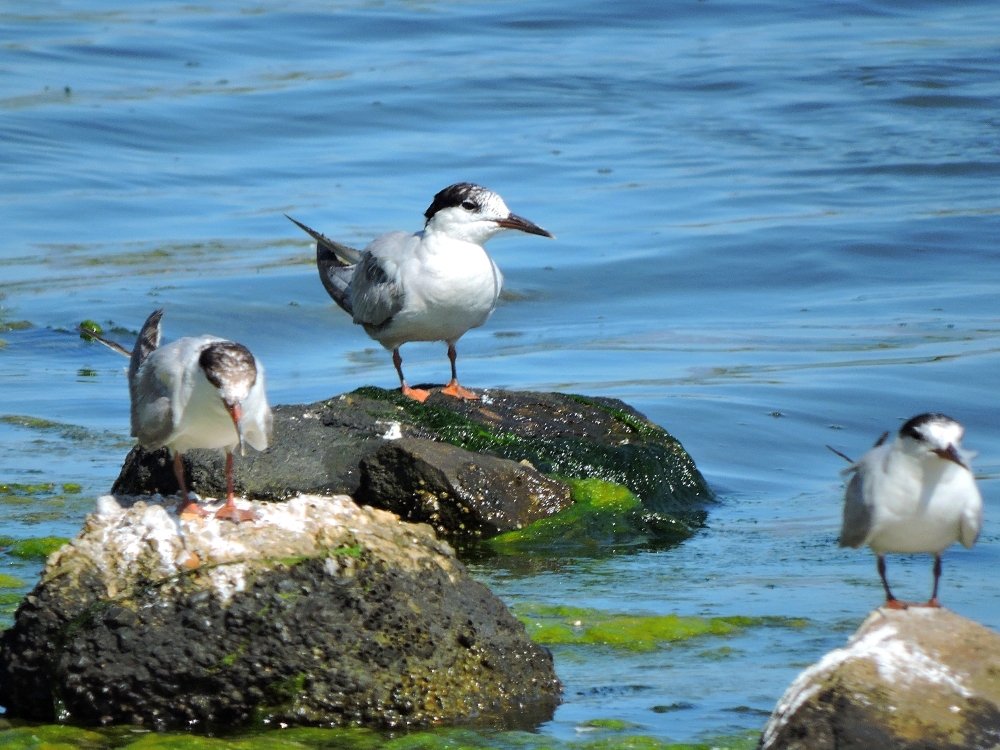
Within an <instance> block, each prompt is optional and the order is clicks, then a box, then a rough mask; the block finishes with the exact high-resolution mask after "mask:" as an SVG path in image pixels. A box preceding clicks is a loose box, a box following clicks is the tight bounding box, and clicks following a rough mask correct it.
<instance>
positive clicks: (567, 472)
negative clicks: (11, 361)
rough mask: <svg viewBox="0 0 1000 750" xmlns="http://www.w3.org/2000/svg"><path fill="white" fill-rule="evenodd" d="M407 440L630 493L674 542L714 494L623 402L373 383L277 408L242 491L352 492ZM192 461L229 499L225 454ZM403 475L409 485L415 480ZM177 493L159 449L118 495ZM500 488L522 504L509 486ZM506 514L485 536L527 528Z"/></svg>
mask: <svg viewBox="0 0 1000 750" xmlns="http://www.w3.org/2000/svg"><path fill="white" fill-rule="evenodd" d="M398 438H422V439H427V440H434V441H439V442H443V443H448V444H451V445H454V446H457V447H459V448H462V449H464V450H466V451H470V452H472V453H477V454H483V455H488V456H493V457H498V458H502V459H508V460H511V461H515V462H522V461H526V462H528V463H529V464H530V465H531V466H532V467H533V468H534V469H536V470H537V471H538V472H540V473H542V474H546V475H558V477H565V478H570V479H592V478H593V479H601V480H604V481H607V482H612V483H615V484H618V485H621V486H623V487H626V488H627V489H628V490H629V491H630V492H631V493H633V495H635V497H637V498H638V499H639V500H640V501H641V503H642V506H643V509H644V510H645V511H646V512H649V513H654V514H660V515H661V516H662V517H663V518H666V519H668V521H667V523H666V526H665V528H664V531H665V533H666V535H667V536H670V537H671V538H673V536H675V529H673V528H670V522H669V519H670V518H677V519H679V520H681V521H682V522H687V521H690V520H691V519H692V516H691V515H690V514H691V513H692V512H695V513H697V512H699V511H698V509H699V508H700V507H701V505H702V504H703V503H704V502H705V501H707V500H709V499H710V498H711V492H710V491H709V489H708V486H707V485H706V483H705V480H704V479H703V478H702V476H701V474H700V473H699V472H698V470H697V468H696V467H695V465H694V462H693V461H692V460H691V458H690V456H688V454H687V453H686V452H685V450H684V448H683V447H682V446H681V444H680V443H679V442H678V441H677V440H675V439H674V438H673V437H671V436H670V435H669V434H668V433H667V432H666V431H665V430H663V429H662V428H660V427H658V426H656V425H654V424H653V423H651V422H649V421H648V420H647V419H646V418H645V417H643V416H642V415H641V414H639V413H638V412H636V411H635V410H633V409H631V408H630V407H629V406H627V405H626V404H624V403H622V402H621V401H617V400H615V399H597V398H594V399H588V398H583V397H580V396H568V395H564V394H559V393H525V392H515V391H502V390H491V391H485V392H483V396H482V399H481V400H480V401H462V400H459V399H455V398H450V397H448V396H444V395H442V394H441V393H440V392H439V390H435V391H434V392H433V393H432V394H431V397H430V398H429V399H428V400H427V401H426V402H425V403H418V402H416V401H413V400H412V399H408V398H406V397H404V396H402V395H401V394H400V393H399V391H387V390H382V389H380V388H373V387H365V388H360V389H358V390H357V391H355V392H353V393H349V394H345V395H343V396H339V397H337V398H333V399H329V400H327V401H321V402H317V403H315V404H310V405H296V406H278V407H276V408H275V409H274V435H273V437H272V441H271V446H270V447H269V448H268V449H267V450H266V451H263V452H262V453H256V452H253V451H251V452H248V455H246V456H239V457H237V460H236V485H237V490H238V491H239V492H241V493H243V494H245V495H247V496H249V497H251V498H256V499H270V500H275V499H284V498H287V497H290V496H292V495H294V494H296V493H298V492H303V493H322V494H330V493H346V494H352V495H353V494H355V493H357V492H358V490H359V485H360V483H361V471H360V468H359V466H360V464H361V462H362V460H364V459H368V458H369V457H371V456H373V455H374V454H376V453H377V452H378V451H379V450H380V449H382V448H383V447H384V446H385V445H386V444H387V443H390V442H392V441H393V440H394V439H398ZM184 462H185V471H186V474H187V478H188V482H189V486H190V487H191V488H192V489H193V490H194V491H195V492H198V493H199V494H201V495H210V496H215V497H218V496H219V495H221V494H222V493H223V492H224V491H225V473H224V461H223V457H222V456H221V455H220V454H217V453H214V452H210V451H198V450H193V451H189V452H187V453H185V454H184ZM486 463H487V461H486V460H484V461H483V465H485V464H486ZM400 476H401V477H402V478H404V479H405V478H406V473H405V472H403V473H401V474H400ZM498 481H500V482H501V483H502V482H503V481H506V480H504V479H502V478H501V479H500V480H498ZM176 491H177V482H176V479H175V478H174V476H173V469H172V465H171V460H170V457H169V455H168V452H167V450H166V449H161V450H160V451H156V452H152V453H150V452H147V451H145V450H144V449H143V448H141V447H136V448H134V449H133V450H132V452H131V453H130V454H129V456H128V458H127V459H126V461H125V465H124V466H123V467H122V471H121V474H120V475H119V477H118V479H117V481H116V482H115V484H114V487H112V492H113V493H120V494H152V493H161V494H173V493H175V492H176ZM406 491H407V488H405V487H402V486H396V487H392V488H389V487H387V486H385V485H383V486H381V487H380V489H379V492H369V491H367V490H366V491H365V494H364V502H366V503H369V504H372V505H374V506H376V507H399V505H398V498H399V497H400V495H401V494H402V493H404V492H406ZM492 491H493V492H494V493H495V494H497V495H498V496H499V495H507V496H509V497H517V493H516V492H509V491H508V489H506V488H503V487H499V486H495V487H494V488H492ZM383 492H385V494H386V499H385V500H383V499H382V495H383ZM475 494H478V492H477V493H475ZM502 510H503V515H504V516H505V517H501V516H500V515H498V511H497V510H496V509H493V510H491V511H490V513H491V515H492V516H493V520H492V521H491V522H490V524H484V525H483V526H482V528H481V534H482V536H488V535H489V533H490V532H489V531H488V527H490V526H492V527H495V528H496V530H497V531H505V530H509V529H517V528H519V527H520V526H523V516H522V514H521V511H520V510H519V508H518V507H513V506H512V507H510V508H509V509H508V508H507V507H504V508H503V509H502ZM454 518H455V519H459V518H460V516H457V515H456V516H454ZM651 520H652V519H651ZM695 520H697V519H696V518H695ZM437 526H438V528H439V530H440V531H441V532H442V533H448V534H455V535H457V536H462V535H464V533H465V531H466V530H464V529H461V528H458V527H457V526H455V527H447V526H446V525H445V524H444V523H443V522H441V521H440V519H439V521H438V523H437ZM653 526H655V524H653ZM649 528H652V527H649V526H644V527H643V529H645V530H649ZM654 530H655V529H654ZM688 533H690V532H688Z"/></svg>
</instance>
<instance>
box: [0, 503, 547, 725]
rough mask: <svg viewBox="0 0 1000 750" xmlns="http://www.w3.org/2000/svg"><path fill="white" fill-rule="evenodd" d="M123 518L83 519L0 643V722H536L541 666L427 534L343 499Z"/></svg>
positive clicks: (507, 618) (542, 706)
mask: <svg viewBox="0 0 1000 750" xmlns="http://www.w3.org/2000/svg"><path fill="white" fill-rule="evenodd" d="M154 499H156V500H162V498H154ZM131 500H132V501H133V504H131V506H130V507H125V508H123V507H122V505H120V504H119V503H118V502H117V501H116V499H115V498H113V497H111V496H105V497H103V498H101V499H100V500H99V501H98V507H97V511H96V512H95V513H94V514H93V515H91V516H89V517H88V520H87V523H86V524H85V526H84V528H83V530H82V531H81V533H80V534H79V535H78V536H77V537H76V538H75V539H74V540H72V542H70V543H69V544H68V545H66V546H64V547H62V548H61V549H60V550H58V551H57V552H55V553H53V555H52V556H51V557H50V558H49V561H48V564H47V566H46V569H45V571H44V572H43V575H42V579H41V582H40V583H39V584H38V586H37V587H36V588H35V589H34V590H33V591H32V592H31V593H30V594H29V595H28V596H27V597H26V599H25V600H24V602H23V603H22V605H21V606H20V608H19V609H18V612H17V615H16V618H15V624H14V626H13V627H12V628H10V629H9V630H7V631H5V632H4V633H3V635H2V637H0V703H2V704H3V705H4V706H5V707H6V708H7V711H8V716H11V717H19V718H26V719H34V720H40V721H53V720H56V719H59V720H60V721H70V722H78V723H82V724H89V725H97V724H110V723H115V724H134V725H140V726H146V727H150V728H154V729H159V730H163V729H167V728H171V727H190V726H212V725H226V726H238V725H246V724H249V723H251V722H260V721H263V722H265V723H272V724H275V725H277V724H278V723H279V722H280V723H285V724H320V725H331V726H338V725H344V724H360V725H365V726H373V727H403V726H419V725H426V724H431V723H437V722H461V721H470V720H483V719H488V718H489V717H499V716H501V715H504V714H505V713H506V714H507V715H510V714H511V713H514V714H520V713H522V712H524V713H531V714H532V715H533V718H535V719H541V720H544V719H545V718H547V716H550V715H551V711H552V710H553V708H554V705H555V703H556V702H557V700H558V695H559V692H560V689H561V688H560V684H559V682H558V680H557V678H556V676H555V673H554V671H553V667H552V657H551V654H549V652H548V651H546V650H545V649H544V648H542V647H541V646H538V645H536V644H534V643H533V642H532V641H530V640H529V639H528V637H527V636H526V635H525V631H524V627H523V626H522V625H521V624H520V623H519V622H518V621H517V620H516V619H515V618H514V617H513V616H512V615H511V614H510V612H509V611H508V610H507V608H506V607H505V606H504V604H503V603H502V602H501V601H500V600H499V599H497V598H496V597H495V596H494V595H493V594H492V593H490V591H489V590H488V589H487V588H486V587H485V586H483V585H482V584H480V583H478V582H476V581H474V580H472V579H471V578H470V577H469V576H468V574H467V573H466V570H465V568H464V566H463V565H462V564H461V563H460V562H458V561H457V560H456V559H455V557H454V554H453V551H452V549H451V548H450V547H449V546H448V545H447V544H446V543H444V542H441V541H439V540H438V539H437V538H436V537H435V536H434V534H433V532H432V530H431V529H430V528H429V527H428V526H426V525H417V524H408V523H400V522H399V520H398V519H397V518H396V517H395V516H393V515H392V514H390V513H387V512H385V511H380V510H375V509H372V508H361V507H359V506H357V505H356V504H355V503H354V502H353V501H352V500H351V499H350V498H348V497H344V496H340V497H320V496H298V497H295V498H293V499H291V500H289V501H288V502H287V503H278V504H253V507H254V509H255V510H256V511H257V513H258V516H259V518H258V520H256V521H253V522H248V523H243V524H234V523H231V522H224V521H217V520H215V519H192V520H181V519H178V518H177V517H176V516H175V515H174V514H173V513H171V512H169V511H168V510H167V509H165V508H164V507H163V506H162V505H160V504H158V503H156V502H148V500H149V499H148V498H147V499H139V500H138V501H135V499H131ZM122 504H123V505H124V504H127V503H126V502H123V503H122ZM241 505H242V506H243V507H249V506H250V504H249V503H241ZM540 714H546V715H544V716H540Z"/></svg>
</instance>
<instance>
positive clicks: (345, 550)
mask: <svg viewBox="0 0 1000 750" xmlns="http://www.w3.org/2000/svg"><path fill="white" fill-rule="evenodd" d="M363 553H364V550H362V548H361V545H360V544H355V545H354V546H353V547H337V549H335V550H333V551H332V552H331V553H330V554H331V555H336V556H337V557H353V558H354V559H356V560H360V559H361V557H362V555H363Z"/></svg>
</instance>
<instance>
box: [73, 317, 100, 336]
mask: <svg viewBox="0 0 1000 750" xmlns="http://www.w3.org/2000/svg"><path fill="white" fill-rule="evenodd" d="M77 327H78V328H79V329H80V338H82V339H83V340H85V341H93V340H94V339H93V337H91V336H88V335H87V334H86V333H85V331H90V332H91V333H97V334H101V333H104V329H103V328H101V324H100V323H98V322H97V321H96V320H90V319H87V320H84V321H81V322H80V325H79V326H77Z"/></svg>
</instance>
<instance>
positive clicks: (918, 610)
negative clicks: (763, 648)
mask: <svg viewBox="0 0 1000 750" xmlns="http://www.w3.org/2000/svg"><path fill="white" fill-rule="evenodd" d="M998 744H1000V635H997V634H996V633H994V632H993V631H991V630H988V629H986V628H984V627H983V626H982V625H979V624H977V623H975V622H972V621H971V620H967V619H965V618H963V617H959V616H958V615H956V614H954V613H953V612H950V611H948V610H946V609H935V608H929V607H911V608H909V609H906V610H892V609H884V608H880V609H877V610H875V611H874V612H873V613H872V614H870V615H869V616H868V618H867V619H866V620H865V621H864V622H863V623H862V625H861V627H860V628H859V629H858V631H857V632H856V633H855V634H854V635H853V636H852V637H851V639H850V640H849V641H848V644H847V646H846V647H844V648H839V649H836V650H834V651H831V652H830V653H828V654H827V655H826V656H824V657H823V658H822V659H821V660H820V661H819V662H817V663H816V664H814V665H813V666H811V667H809V668H808V669H806V670H805V671H804V672H803V673H802V674H800V675H799V676H798V677H797V678H796V680H795V681H794V682H793V683H792V684H791V686H790V687H789V688H788V689H787V690H786V691H785V694H784V695H783V696H782V697H781V700H780V701H778V705H777V706H776V707H775V709H774V713H772V714H771V718H770V720H769V721H768V723H767V726H766V727H765V728H764V733H763V735H762V736H761V739H760V745H759V747H760V748H761V750H779V749H780V750H793V749H794V750H871V749H872V748H892V749H893V750H917V748H920V750H946V749H952V748H953V749H954V750H959V748H962V749H964V750H978V749H980V748H981V749H982V750H986V748H995V747H996V746H997V745H998Z"/></svg>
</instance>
